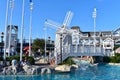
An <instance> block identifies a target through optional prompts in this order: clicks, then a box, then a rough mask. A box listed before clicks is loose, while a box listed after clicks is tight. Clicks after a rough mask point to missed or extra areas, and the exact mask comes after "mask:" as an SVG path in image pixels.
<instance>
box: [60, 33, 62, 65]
mask: <svg viewBox="0 0 120 80" xmlns="http://www.w3.org/2000/svg"><path fill="white" fill-rule="evenodd" d="M60 55H61V63H62V34H61V35H60Z"/></svg>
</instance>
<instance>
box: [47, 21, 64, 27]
mask: <svg viewBox="0 0 120 80" xmlns="http://www.w3.org/2000/svg"><path fill="white" fill-rule="evenodd" d="M45 26H51V27H55V28H60V27H61V26H62V25H61V24H59V23H57V22H54V21H52V20H49V19H47V20H46V21H45Z"/></svg>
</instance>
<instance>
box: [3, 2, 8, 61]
mask: <svg viewBox="0 0 120 80" xmlns="http://www.w3.org/2000/svg"><path fill="white" fill-rule="evenodd" d="M8 5H9V0H7V6H6V19H5V32H4V33H5V34H4V39H5V41H4V60H6V42H7V41H6V37H7V36H6V34H7V25H8Z"/></svg>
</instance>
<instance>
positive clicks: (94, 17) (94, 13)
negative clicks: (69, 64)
mask: <svg viewBox="0 0 120 80" xmlns="http://www.w3.org/2000/svg"><path fill="white" fill-rule="evenodd" d="M92 17H93V19H94V53H95V52H96V50H95V47H96V33H95V28H96V8H94V12H93V16H92Z"/></svg>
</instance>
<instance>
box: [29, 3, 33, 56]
mask: <svg viewBox="0 0 120 80" xmlns="http://www.w3.org/2000/svg"><path fill="white" fill-rule="evenodd" d="M32 10H33V2H30V32H29V56H31V40H32Z"/></svg>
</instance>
